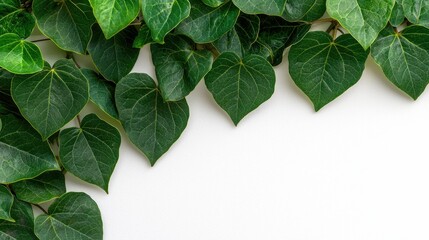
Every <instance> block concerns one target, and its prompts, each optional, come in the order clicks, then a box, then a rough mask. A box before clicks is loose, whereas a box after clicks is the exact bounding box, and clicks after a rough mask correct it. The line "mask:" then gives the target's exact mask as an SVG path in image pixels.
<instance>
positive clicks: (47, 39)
mask: <svg viewBox="0 0 429 240" xmlns="http://www.w3.org/2000/svg"><path fill="white" fill-rule="evenodd" d="M50 40H51V39H49V38H42V39H37V40H32V41H31V42H32V43H37V42H44V41H50Z"/></svg>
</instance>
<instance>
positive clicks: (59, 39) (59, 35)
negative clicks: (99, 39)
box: [33, 0, 95, 54]
mask: <svg viewBox="0 0 429 240" xmlns="http://www.w3.org/2000/svg"><path fill="white" fill-rule="evenodd" d="M33 13H34V16H35V17H36V19H37V25H38V26H39V29H40V31H41V32H42V33H43V34H44V35H46V36H48V37H49V38H50V39H51V40H52V41H53V42H54V43H55V44H57V45H58V46H59V47H60V48H61V49H64V50H66V51H72V52H76V53H81V54H84V53H85V52H86V47H87V46H88V43H89V40H90V39H91V26H92V24H93V23H94V22H95V18H94V15H93V14H92V8H91V6H90V4H89V2H88V0H62V1H52V0H34V1H33Z"/></svg>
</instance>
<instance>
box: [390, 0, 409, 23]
mask: <svg viewBox="0 0 429 240" xmlns="http://www.w3.org/2000/svg"><path fill="white" fill-rule="evenodd" d="M401 1H402V0H396V3H395V6H394V7H393V10H392V16H390V24H392V26H394V27H397V26H399V25H401V24H402V23H403V22H404V21H405V16H404V9H403V7H402V3H401Z"/></svg>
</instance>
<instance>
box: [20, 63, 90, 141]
mask: <svg viewBox="0 0 429 240" xmlns="http://www.w3.org/2000/svg"><path fill="white" fill-rule="evenodd" d="M88 88H89V87H88V80H87V79H86V78H85V76H84V75H83V74H82V73H81V71H80V70H79V69H78V68H77V67H76V65H75V64H74V63H73V61H72V60H66V59H62V60H59V61H57V62H56V63H55V64H54V66H53V68H52V69H51V68H50V67H49V64H48V63H46V65H45V68H44V70H43V71H41V72H39V73H36V74H33V75H20V76H16V77H14V78H13V80H12V97H13V100H14V101H15V103H16V105H17V106H18V108H19V110H20V112H21V114H22V115H23V116H24V117H25V118H26V119H27V120H28V121H29V122H30V123H31V125H32V126H33V127H34V128H35V129H36V130H37V131H38V132H39V133H40V135H42V138H43V139H44V140H46V139H47V138H49V137H50V136H51V135H52V134H54V133H55V132H57V131H58V130H59V129H60V128H62V127H63V126H64V125H66V124H67V123H68V122H70V121H71V120H72V119H73V118H75V117H76V115H77V114H79V112H80V111H81V110H82V108H83V107H84V106H85V105H86V103H87V102H88V99H89V93H88V92H89V90H88Z"/></svg>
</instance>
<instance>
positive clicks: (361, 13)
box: [326, 0, 395, 49]
mask: <svg viewBox="0 0 429 240" xmlns="http://www.w3.org/2000/svg"><path fill="white" fill-rule="evenodd" d="M394 5H395V0H327V1H326V7H327V10H328V13H329V15H330V16H331V17H333V18H334V19H336V20H338V22H340V23H341V25H342V26H343V27H344V28H346V29H347V30H348V31H349V32H350V34H351V35H352V36H353V37H354V38H355V39H356V40H357V41H358V42H359V43H360V44H361V45H362V47H363V48H364V49H368V48H369V47H370V46H371V44H372V43H373V42H374V41H375V39H377V36H378V34H379V32H380V31H381V30H383V28H384V27H385V26H386V24H387V22H388V21H389V19H390V15H391V13H392V9H393V6H394Z"/></svg>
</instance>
